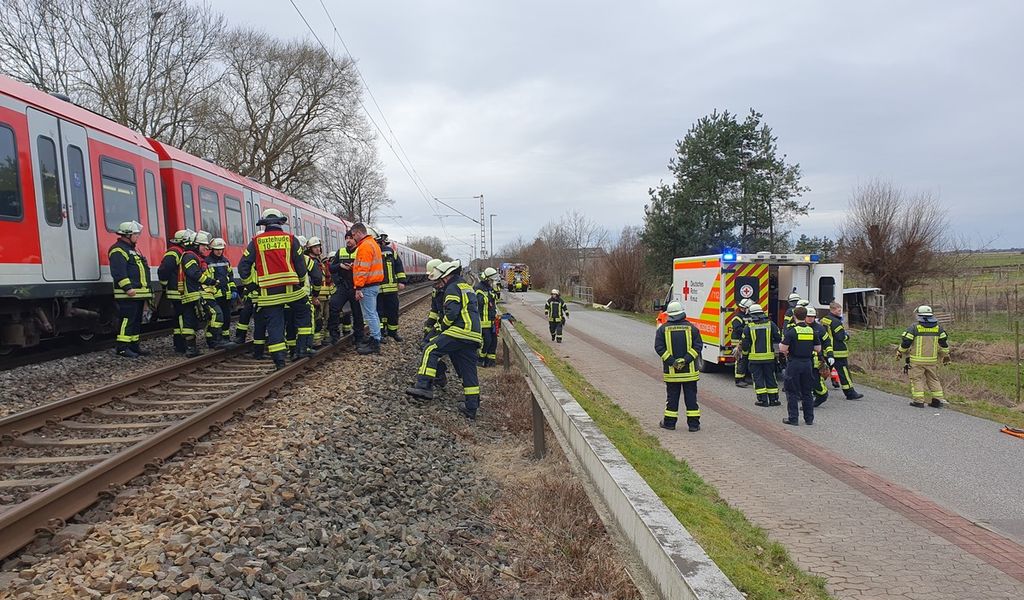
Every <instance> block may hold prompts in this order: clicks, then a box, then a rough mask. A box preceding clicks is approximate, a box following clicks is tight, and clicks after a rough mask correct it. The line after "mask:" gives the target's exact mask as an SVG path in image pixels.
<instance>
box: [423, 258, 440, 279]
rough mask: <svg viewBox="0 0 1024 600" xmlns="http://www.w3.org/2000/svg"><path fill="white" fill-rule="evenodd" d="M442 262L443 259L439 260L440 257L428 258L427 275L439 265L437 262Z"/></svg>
mask: <svg viewBox="0 0 1024 600" xmlns="http://www.w3.org/2000/svg"><path fill="white" fill-rule="evenodd" d="M443 262H444V261H443V260H441V259H440V258H432V259H430V260H428V261H427V275H428V276H429V275H430V272H431V271H433V270H434V269H436V268H437V265H439V264H441V263H443Z"/></svg>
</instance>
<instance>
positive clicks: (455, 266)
mask: <svg viewBox="0 0 1024 600" xmlns="http://www.w3.org/2000/svg"><path fill="white" fill-rule="evenodd" d="M461 268H462V261H461V260H459V259H457V258H456V259H455V260H453V261H452V262H449V263H445V264H443V265H441V266H440V267H439V269H440V270H441V277H447V276H449V275H451V274H452V273H454V272H455V271H458V270H459V269H461Z"/></svg>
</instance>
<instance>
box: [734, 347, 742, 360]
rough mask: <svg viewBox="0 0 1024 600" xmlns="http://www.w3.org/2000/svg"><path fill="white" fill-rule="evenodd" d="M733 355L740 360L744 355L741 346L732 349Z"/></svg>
mask: <svg viewBox="0 0 1024 600" xmlns="http://www.w3.org/2000/svg"><path fill="white" fill-rule="evenodd" d="M732 355H733V356H734V357H735V358H737V359H738V358H739V357H740V356H742V355H743V349H742V348H740V347H739V346H736V347H735V348H733V349H732Z"/></svg>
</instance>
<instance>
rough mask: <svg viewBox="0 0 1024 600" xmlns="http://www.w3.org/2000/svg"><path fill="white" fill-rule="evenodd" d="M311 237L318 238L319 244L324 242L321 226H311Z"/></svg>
mask: <svg viewBox="0 0 1024 600" xmlns="http://www.w3.org/2000/svg"><path fill="white" fill-rule="evenodd" d="M313 235H314V236H316V237H318V238H320V243H321V244H322V243H323V241H324V228H323V226H321V225H313Z"/></svg>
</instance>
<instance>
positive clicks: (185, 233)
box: [171, 229, 192, 244]
mask: <svg viewBox="0 0 1024 600" xmlns="http://www.w3.org/2000/svg"><path fill="white" fill-rule="evenodd" d="M191 237H192V230H191V229H179V230H177V231H175V232H174V237H172V238H171V241H172V242H178V243H179V244H185V243H188V240H189V239H190V238H191Z"/></svg>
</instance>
